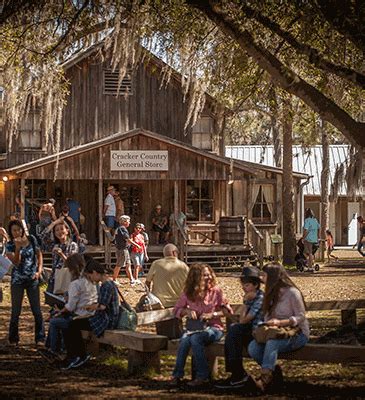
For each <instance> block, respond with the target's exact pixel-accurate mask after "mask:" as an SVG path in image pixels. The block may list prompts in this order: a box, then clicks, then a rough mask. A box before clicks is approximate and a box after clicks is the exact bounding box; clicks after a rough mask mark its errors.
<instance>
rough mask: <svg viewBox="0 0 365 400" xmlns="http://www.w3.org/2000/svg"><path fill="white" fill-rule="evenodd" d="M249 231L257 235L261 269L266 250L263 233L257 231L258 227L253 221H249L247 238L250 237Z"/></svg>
mask: <svg viewBox="0 0 365 400" xmlns="http://www.w3.org/2000/svg"><path fill="white" fill-rule="evenodd" d="M249 229H250V232H251V233H252V234H254V235H255V238H256V241H257V255H258V258H259V264H260V268H262V267H263V265H264V248H265V240H264V236H263V235H262V233H261V232H260V231H259V230H258V229H257V227H256V225H255V224H254V223H253V222H252V220H251V219H249V218H248V219H247V237H249Z"/></svg>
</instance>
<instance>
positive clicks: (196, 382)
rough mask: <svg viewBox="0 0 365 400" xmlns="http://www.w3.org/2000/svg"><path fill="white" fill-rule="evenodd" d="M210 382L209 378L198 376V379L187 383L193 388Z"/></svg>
mask: <svg viewBox="0 0 365 400" xmlns="http://www.w3.org/2000/svg"><path fill="white" fill-rule="evenodd" d="M208 383H209V379H202V378H196V379H194V380H192V381H190V382H188V383H187V385H188V386H189V387H191V388H196V387H201V386H205V385H207V384H208Z"/></svg>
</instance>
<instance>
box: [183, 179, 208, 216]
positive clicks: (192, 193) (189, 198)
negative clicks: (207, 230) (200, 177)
mask: <svg viewBox="0 0 365 400" xmlns="http://www.w3.org/2000/svg"><path fill="white" fill-rule="evenodd" d="M213 205H214V203H213V182H211V181H187V183H186V217H187V220H188V221H195V222H198V221H204V222H213V219H214V216H213V211H214V207H213Z"/></svg>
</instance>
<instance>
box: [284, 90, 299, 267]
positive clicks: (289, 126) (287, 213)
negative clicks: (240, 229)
mask: <svg viewBox="0 0 365 400" xmlns="http://www.w3.org/2000/svg"><path fill="white" fill-rule="evenodd" d="M292 113H293V110H292V107H291V98H290V97H289V96H288V97H287V96H284V98H283V106H282V115H281V120H282V121H281V125H282V127H283V166H284V167H283V195H282V198H283V263H284V264H287V265H293V264H294V261H295V260H294V258H295V254H296V246H295V245H296V240H295V218H294V181H293V115H292Z"/></svg>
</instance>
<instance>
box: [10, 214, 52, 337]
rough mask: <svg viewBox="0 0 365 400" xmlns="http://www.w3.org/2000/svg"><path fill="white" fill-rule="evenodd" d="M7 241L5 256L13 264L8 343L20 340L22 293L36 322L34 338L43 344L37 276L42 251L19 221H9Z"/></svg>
mask: <svg viewBox="0 0 365 400" xmlns="http://www.w3.org/2000/svg"><path fill="white" fill-rule="evenodd" d="M8 233H9V239H10V240H9V241H8V243H7V245H6V256H7V257H8V258H9V260H10V261H11V262H12V263H13V270H12V273H11V288H10V290H11V318H10V326H9V344H11V345H18V343H19V317H20V314H21V310H22V302H23V297H24V292H26V293H27V297H28V300H29V303H30V307H31V309H32V313H33V316H34V322H35V332H34V339H35V342H36V344H37V345H41V344H43V343H44V339H45V334H44V325H43V317H42V312H41V306H40V299H39V278H40V276H41V273H42V269H43V257H42V252H41V251H40V248H39V246H38V243H37V241H36V239H35V237H34V236H32V235H30V236H27V235H26V234H25V231H24V228H23V225H22V223H21V222H20V221H18V220H15V221H10V223H9V228H8Z"/></svg>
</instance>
